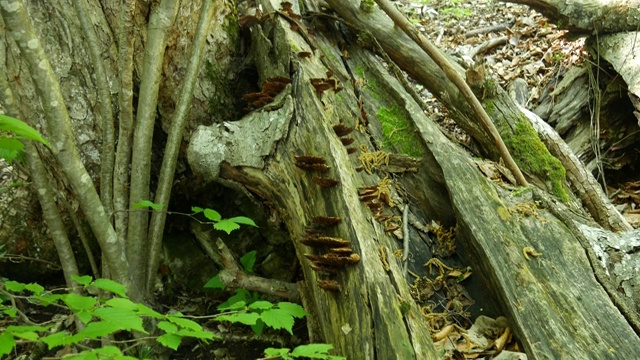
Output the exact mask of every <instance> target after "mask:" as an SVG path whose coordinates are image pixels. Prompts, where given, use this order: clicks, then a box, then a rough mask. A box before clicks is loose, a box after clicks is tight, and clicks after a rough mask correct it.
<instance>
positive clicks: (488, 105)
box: [484, 100, 496, 116]
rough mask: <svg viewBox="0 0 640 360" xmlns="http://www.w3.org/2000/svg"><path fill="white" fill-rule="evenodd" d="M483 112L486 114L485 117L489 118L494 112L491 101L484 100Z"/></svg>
mask: <svg viewBox="0 0 640 360" xmlns="http://www.w3.org/2000/svg"><path fill="white" fill-rule="evenodd" d="M484 111H486V112H487V115H489V116H491V115H493V114H494V113H495V112H496V105H495V104H494V103H493V101H491V100H485V102H484Z"/></svg>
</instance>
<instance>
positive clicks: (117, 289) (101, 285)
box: [91, 279, 127, 298]
mask: <svg viewBox="0 0 640 360" xmlns="http://www.w3.org/2000/svg"><path fill="white" fill-rule="evenodd" d="M91 285H92V286H95V287H97V288H98V289H102V290H106V291H109V292H112V293H114V294H116V295H119V296H121V297H123V298H126V297H127V294H126V292H127V288H126V287H125V286H124V285H122V284H120V283H117V282H115V281H113V280H109V279H97V280H96V281H94V282H93V283H92V284H91Z"/></svg>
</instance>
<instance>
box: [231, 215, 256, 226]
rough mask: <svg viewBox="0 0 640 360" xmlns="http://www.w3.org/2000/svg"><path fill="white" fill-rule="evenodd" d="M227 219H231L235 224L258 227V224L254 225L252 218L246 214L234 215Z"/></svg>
mask: <svg viewBox="0 0 640 360" xmlns="http://www.w3.org/2000/svg"><path fill="white" fill-rule="evenodd" d="M227 220H229V221H233V222H234V223H236V224H242V225H250V226H255V227H258V225H256V223H255V222H253V220H251V219H249V218H248V217H246V216H235V217H232V218H229V219H227Z"/></svg>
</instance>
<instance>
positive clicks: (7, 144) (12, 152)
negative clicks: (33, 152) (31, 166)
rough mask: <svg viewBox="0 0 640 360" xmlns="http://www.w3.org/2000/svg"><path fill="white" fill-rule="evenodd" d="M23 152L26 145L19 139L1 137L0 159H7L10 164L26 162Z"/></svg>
mask: <svg viewBox="0 0 640 360" xmlns="http://www.w3.org/2000/svg"><path fill="white" fill-rule="evenodd" d="M23 151H24V144H23V143H22V142H20V140H18V139H17V138H12V137H6V136H0V159H5V160H6V161H7V162H8V163H9V164H11V163H13V161H14V160H16V159H18V160H19V161H24V157H23V156H22V153H23Z"/></svg>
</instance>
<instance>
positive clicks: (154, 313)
mask: <svg viewBox="0 0 640 360" xmlns="http://www.w3.org/2000/svg"><path fill="white" fill-rule="evenodd" d="M137 305H138V313H139V314H140V315H144V316H148V317H152V318H154V319H164V315H162V314H160V313H159V312H157V311H155V310H153V309H150V308H148V307H147V306H145V305H142V304H137Z"/></svg>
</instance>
